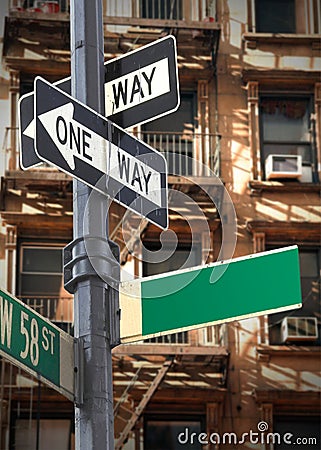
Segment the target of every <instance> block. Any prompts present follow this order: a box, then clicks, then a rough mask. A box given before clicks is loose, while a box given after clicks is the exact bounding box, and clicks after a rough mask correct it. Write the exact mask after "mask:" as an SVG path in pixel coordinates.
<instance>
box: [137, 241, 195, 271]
mask: <svg viewBox="0 0 321 450" xmlns="http://www.w3.org/2000/svg"><path fill="white" fill-rule="evenodd" d="M148 250H150V251H153V249H152V248H150V249H148ZM154 251H155V258H154V261H155V262H152V261H151V259H152V256H151V254H149V256H148V261H150V262H145V261H147V257H144V263H143V274H144V276H150V275H158V274H160V273H167V272H170V271H172V270H179V269H183V268H187V267H193V266H197V265H198V264H199V263H200V251H199V249H198V248H193V249H191V250H190V249H176V250H175V252H174V253H173V254H171V253H172V250H169V249H168V250H166V248H165V249H163V250H162V252H161V255H162V257H161V259H162V261H161V262H157V261H158V260H159V259H160V257H159V255H158V252H157V251H156V249H155V248H154Z"/></svg>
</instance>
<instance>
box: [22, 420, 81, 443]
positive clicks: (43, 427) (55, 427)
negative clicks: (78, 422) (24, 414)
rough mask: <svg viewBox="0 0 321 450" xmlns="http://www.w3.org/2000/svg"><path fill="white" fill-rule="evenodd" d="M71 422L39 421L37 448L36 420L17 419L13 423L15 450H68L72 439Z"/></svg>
mask: <svg viewBox="0 0 321 450" xmlns="http://www.w3.org/2000/svg"><path fill="white" fill-rule="evenodd" d="M71 435H72V421H71V420H61V419H53V420H49V419H41V420H40V421H39V445H38V446H37V420H31V421H30V420H29V419H17V420H16V422H15V443H14V448H15V449H16V450H25V449H29V448H30V449H31V448H33V449H35V448H38V449H39V450H57V449H59V450H69V449H70V443H71V439H72V436H71Z"/></svg>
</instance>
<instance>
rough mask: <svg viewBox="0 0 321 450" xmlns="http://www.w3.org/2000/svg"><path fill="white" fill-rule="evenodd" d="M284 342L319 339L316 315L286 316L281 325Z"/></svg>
mask: <svg viewBox="0 0 321 450" xmlns="http://www.w3.org/2000/svg"><path fill="white" fill-rule="evenodd" d="M281 338H282V342H284V343H287V342H301V341H315V340H316V339H318V328H317V319H316V318H315V317H285V319H283V320H282V325H281Z"/></svg>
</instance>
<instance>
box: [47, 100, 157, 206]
mask: <svg viewBox="0 0 321 450" xmlns="http://www.w3.org/2000/svg"><path fill="white" fill-rule="evenodd" d="M74 109H75V107H74V105H73V104H72V103H71V102H70V103H67V104H65V105H62V106H59V107H58V108H55V109H52V110H50V111H48V112H46V113H43V114H41V115H39V116H38V118H39V120H40V122H41V123H42V125H43V126H44V128H45V129H46V131H47V133H48V134H49V136H50V138H51V139H52V141H53V142H54V144H55V145H56V147H57V149H58V150H59V152H60V154H61V156H62V157H63V158H64V160H65V161H66V163H67V164H68V166H69V167H70V169H71V170H74V169H75V158H78V159H81V160H82V161H84V162H86V163H87V164H89V165H91V166H92V167H95V168H96V169H98V170H100V171H101V172H103V173H108V175H109V176H110V177H112V178H113V179H114V180H116V181H118V182H120V183H122V184H123V185H125V186H128V187H129V188H130V189H135V190H137V192H139V194H140V195H142V196H143V197H145V198H147V199H148V200H150V201H152V202H153V203H155V204H157V205H161V203H162V202H161V180H160V174H159V173H158V172H157V171H155V170H154V169H153V168H151V167H149V166H148V165H147V164H145V163H144V162H143V161H140V160H139V158H137V157H134V156H132V155H130V154H129V153H127V152H125V151H123V150H122V149H121V148H119V147H117V146H116V145H115V144H113V143H112V142H109V141H108V140H107V139H105V138H103V137H102V136H100V135H99V134H97V133H95V132H94V131H93V130H91V129H89V128H87V127H86V126H85V125H83V124H81V123H80V122H78V121H76V120H75V119H74V118H73V117H74Z"/></svg>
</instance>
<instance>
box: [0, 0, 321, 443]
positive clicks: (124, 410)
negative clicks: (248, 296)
mask: <svg viewBox="0 0 321 450" xmlns="http://www.w3.org/2000/svg"><path fill="white" fill-rule="evenodd" d="M0 8H2V9H1V11H0V14H1V21H2V23H1V27H2V28H0V30H2V36H3V39H2V41H1V43H0V45H1V46H2V69H1V77H0V107H1V123H0V128H1V129H0V137H1V138H2V142H3V144H2V154H1V157H0V161H1V196H0V215H1V234H0V243H1V247H0V273H1V275H0V279H1V283H2V284H1V287H3V288H5V289H6V290H8V291H9V292H11V293H13V294H14V295H16V296H17V297H19V298H21V299H22V300H23V301H24V302H26V303H27V304H29V305H30V306H32V307H33V308H35V309H36V310H37V311H38V312H40V313H41V314H42V315H44V316H46V317H47V318H49V319H50V320H52V321H53V322H54V323H56V324H57V325H58V326H60V327H62V328H63V329H64V330H65V331H67V332H68V333H71V334H72V333H73V298H72V296H71V295H70V294H69V293H68V292H67V291H65V289H64V286H63V277H62V271H63V268H62V249H63V247H64V246H65V245H66V244H67V243H68V242H70V241H71V240H72V220H73V214H72V180H71V178H70V177H69V176H68V175H66V174H65V173H63V172H60V171H58V170H57V169H55V168H53V167H51V166H49V165H46V164H40V165H35V166H33V167H32V168H29V169H28V170H23V169H22V167H21V161H20V160H19V130H18V124H19V123H18V109H19V108H18V100H19V97H21V96H22V95H24V94H27V93H30V92H32V90H33V80H34V78H35V76H37V75H41V76H42V77H44V78H46V79H47V80H49V81H50V82H55V81H58V80H60V79H63V78H65V77H67V76H69V75H70V33H69V5H68V1H63V0H59V1H56V2H48V1H43V2H42V1H41V2H39V1H35V2H33V1H27V2H22V1H21V2H20V1H18V0H8V1H7V2H3V4H2V5H1V6H0ZM103 9H104V45H105V60H106V61H108V60H109V59H112V58H115V57H118V56H120V55H123V54H125V53H127V52H129V51H131V50H134V49H136V48H139V47H140V46H142V45H145V44H148V43H150V42H153V41H155V40H156V39H159V38H161V37H164V36H167V35H169V34H172V35H174V36H175V37H176V41H177V56H178V75H179V84H180V96H181V102H180V107H179V109H178V110H177V111H176V112H175V113H172V114H170V115H168V116H164V117H162V118H159V119H157V120H154V121H151V122H148V123H145V124H142V125H139V126H136V127H132V128H131V129H129V132H131V133H133V134H134V135H135V136H138V137H139V138H140V139H142V140H144V141H145V142H147V143H148V144H149V145H151V146H153V147H154V148H156V149H157V150H159V151H161V152H162V153H163V154H164V155H165V157H166V159H167V163H168V169H169V218H170V225H169V230H170V231H168V232H164V233H163V234H162V241H161V238H160V233H161V231H160V230H159V229H158V227H156V226H155V225H153V224H149V223H148V222H147V221H145V220H141V219H140V218H138V217H137V216H135V215H134V214H132V213H131V212H128V211H126V210H125V208H123V207H122V206H120V205H119V204H117V203H115V202H113V203H112V204H111V206H110V208H109V222H110V223H109V228H110V239H112V240H113V241H115V242H116V243H117V244H118V245H119V247H120V259H121V271H122V278H123V279H130V278H131V277H133V276H149V275H155V274H158V273H165V272H168V271H170V270H175V269H180V268H184V267H190V266H195V265H200V264H205V263H207V262H211V261H216V260H220V259H222V257H225V258H229V257H231V256H232V255H230V254H229V252H233V256H234V257H238V256H245V255H248V254H251V253H256V252H262V251H266V250H271V249H275V248H281V247H286V246H288V245H293V244H296V245H298V247H299V253H300V268H301V269H300V270H301V289H302V303H303V307H302V308H301V309H299V310H294V311H288V312H286V313H282V314H281V313H279V314H270V315H266V316H262V317H259V318H257V317H256V318H251V319H246V320H242V321H234V322H230V323H228V324H223V325H217V326H211V327H207V328H203V329H198V330H193V331H188V332H180V333H176V334H171V335H168V336H163V337H158V338H153V339H150V340H147V341H143V342H139V343H135V344H126V345H121V346H118V347H116V348H115V349H114V350H113V376H114V416H115V448H117V449H121V448H124V449H127V450H129V449H135V450H138V449H140V450H142V449H144V450H165V449H166V450H176V449H179V448H186V449H189V448H190V449H201V448H206V449H219V448H226V449H229V448H231V449H232V448H243V447H244V448H258V449H272V448H275V449H283V448H291V445H295V446H296V448H297V447H299V448H300V447H302V448H303V447H304V448H318V446H320V442H321V441H320V417H321V411H320V384H321V383H320V380H321V378H320V375H321V374H320V368H321V367H320V366H321V364H320V361H321V360H320V345H321V342H320V339H321V338H320V333H321V330H320V320H321V319H320V313H321V311H320V241H321V239H320V237H321V206H320V176H321V169H320V167H321V78H320V75H321V17H320V16H321V5H320V0H302V1H300V0H282V1H281V0H216V1H210V0H208V1H207V0H206V1H205V0H185V1H183V0H176V1H169V0H166V1H157V0H142V1H137V0H121V1H117V2H116V1H112V0H103ZM24 139H25V138H24ZM27 139H30V137H27ZM27 142H28V141H27ZM29 144H30V141H29ZM217 177H219V179H220V180H221V181H222V183H219V182H218V181H217ZM226 192H227V193H228V194H229V196H230V199H231V201H232V203H233V205H234V210H235V214H236V218H237V230H236V236H234V234H233V233H232V234H233V235H231V233H229V232H227V228H226V223H227V222H228V221H227V219H226V214H227V210H226V208H227V206H226V202H225V200H224V199H226V197H225V195H226ZM226 221H227V222H226ZM234 237H236V238H237V239H236V245H235V248H234ZM162 245H163V251H162V253H161V255H162V257H161V258H160V257H159V250H160V248H161V246H162ZM222 248H224V249H225V250H224V251H223V252H222ZM164 255H165V257H164ZM268 275H269V274H267V280H268ZM241 288H242V287H240V291H241ZM262 288H263V287H262ZM200 295H201V292H200ZM218 301H224V299H219V300H218ZM241 301H242V299H241V298H240V302H241ZM257 301H258V303H259V301H260V292H258V294H257ZM232 314H233V312H232V311H231V315H232ZM155 320H156V318H155ZM0 397H1V399H0V400H1V409H0V419H1V420H0V422H1V428H0V431H1V439H0V442H1V445H0V448H1V449H4V450H5V449H9V448H10V449H17V450H20V449H37V450H40V449H46V450H51V449H52V450H54V449H58V448H59V450H63V449H66V450H67V449H72V448H74V445H75V444H74V425H73V423H74V419H73V404H72V402H70V401H68V400H67V399H65V398H64V397H63V396H61V395H60V394H58V393H57V392H55V391H54V390H52V389H50V388H48V387H46V386H45V385H43V384H41V383H39V382H38V380H37V379H35V378H33V377H31V376H29V375H28V374H26V373H25V372H23V371H22V370H20V369H18V368H17V367H15V366H14V365H11V364H10V363H9V362H8V361H6V359H5V358H2V359H1V387H0ZM269 432H270V433H274V434H272V435H268V433H269ZM290 434H291V436H290ZM290 442H292V444H291V443H290Z"/></svg>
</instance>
